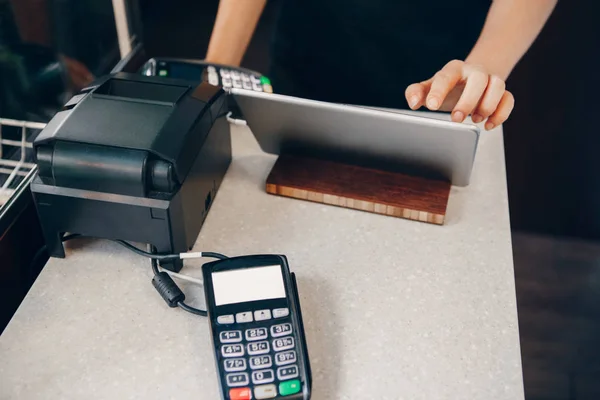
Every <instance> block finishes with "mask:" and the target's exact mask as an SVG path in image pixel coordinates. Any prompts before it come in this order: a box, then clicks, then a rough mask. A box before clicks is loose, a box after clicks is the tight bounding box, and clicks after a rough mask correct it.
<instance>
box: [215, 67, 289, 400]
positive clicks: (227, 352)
mask: <svg viewBox="0 0 600 400" xmlns="http://www.w3.org/2000/svg"><path fill="white" fill-rule="evenodd" d="M231 77H232V78H235V76H234V75H233V74H231ZM237 78H238V79H241V78H240V76H239V74H238V76H237ZM288 316H289V310H288V309H276V310H264V309H261V310H248V311H243V312H240V313H237V314H236V315H235V323H232V322H229V321H231V318H226V319H224V318H222V319H221V320H227V321H228V323H227V324H217V326H218V339H219V343H218V344H217V346H218V347H219V349H218V350H219V353H220V354H221V355H222V357H223V360H222V363H223V370H224V372H225V376H224V378H225V379H224V383H225V385H226V386H227V388H228V390H227V392H226V393H229V396H230V397H229V399H234V398H235V399H237V398H240V397H239V393H247V394H248V396H250V397H248V398H252V399H267V398H275V397H277V396H282V397H285V396H287V395H291V394H293V393H297V392H298V391H300V389H301V382H300V381H299V380H298V378H299V368H298V364H297V362H298V358H297V351H298V349H297V348H296V347H297V343H296V342H295V340H294V336H293V328H292V324H291V322H289V319H288V318H286V317H288ZM219 321H220V319H219V317H217V322H219ZM246 325H248V327H247V328H246ZM257 325H260V326H257ZM242 387H243V388H247V389H248V391H244V390H242ZM290 388H292V389H290Z"/></svg>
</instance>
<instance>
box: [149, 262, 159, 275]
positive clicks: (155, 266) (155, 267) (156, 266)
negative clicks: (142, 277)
mask: <svg viewBox="0 0 600 400" xmlns="http://www.w3.org/2000/svg"><path fill="white" fill-rule="evenodd" d="M150 263H151V264H152V272H154V275H158V273H159V272H160V271H159V270H158V261H156V259H154V258H151V259H150Z"/></svg>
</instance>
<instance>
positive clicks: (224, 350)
mask: <svg viewBox="0 0 600 400" xmlns="http://www.w3.org/2000/svg"><path fill="white" fill-rule="evenodd" d="M221 354H222V355H223V357H227V358H230V357H241V356H243V355H244V346H243V345H241V344H226V345H224V346H223V347H221Z"/></svg>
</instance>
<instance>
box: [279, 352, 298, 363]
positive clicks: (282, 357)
mask: <svg viewBox="0 0 600 400" xmlns="http://www.w3.org/2000/svg"><path fill="white" fill-rule="evenodd" d="M295 362H296V352H295V351H294V350H290V351H284V352H281V353H277V354H275V364H277V365H279V366H281V365H288V364H293V363H295Z"/></svg>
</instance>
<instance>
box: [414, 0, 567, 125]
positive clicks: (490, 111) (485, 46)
mask: <svg viewBox="0 0 600 400" xmlns="http://www.w3.org/2000/svg"><path fill="white" fill-rule="evenodd" d="M557 1H558V0H494V2H493V3H492V6H491V7H490V11H489V12H488V16H487V19H486V22H485V25H484V27H483V30H482V32H481V35H480V36H479V39H478V41H477V43H476V44H475V46H474V47H473V49H472V50H471V53H470V54H469V56H468V57H467V59H466V60H465V61H461V60H452V61H450V62H449V63H448V64H446V66H444V68H442V69H441V70H440V71H439V72H437V73H436V74H435V75H434V76H433V77H431V78H430V79H428V80H426V81H423V82H420V83H415V84H412V85H410V86H409V87H408V88H407V89H406V93H405V95H406V100H407V101H408V104H409V105H410V107H411V108H412V109H415V110H416V109H417V108H420V107H421V106H423V105H425V106H427V108H429V109H430V110H443V111H452V120H453V121H455V122H462V121H464V119H465V118H466V117H467V116H468V115H469V114H471V115H472V120H473V122H475V123H479V122H482V121H484V120H486V119H487V122H486V124H485V128H486V129H493V128H494V127H496V126H498V125H500V124H502V123H503V122H504V121H506V119H507V118H508V117H509V115H510V113H511V112H512V110H513V108H514V104H515V100H514V97H513V95H512V93H510V92H509V91H508V90H506V85H505V81H506V79H507V78H508V76H509V75H510V73H511V71H512V70H513V68H514V67H515V65H516V64H517V63H518V62H519V60H520V59H521V57H523V55H524V54H525V52H527V50H528V49H529V47H530V46H531V44H532V43H533V41H534V40H535V38H536V37H537V36H538V34H539V33H540V31H541V30H542V28H543V27H544V24H545V23H546V21H547V20H548V17H550V14H552V11H553V10H554V7H555V6H556V3H557Z"/></svg>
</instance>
